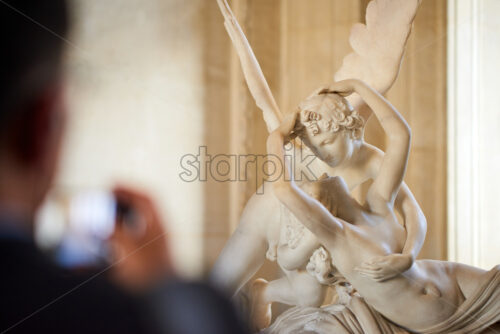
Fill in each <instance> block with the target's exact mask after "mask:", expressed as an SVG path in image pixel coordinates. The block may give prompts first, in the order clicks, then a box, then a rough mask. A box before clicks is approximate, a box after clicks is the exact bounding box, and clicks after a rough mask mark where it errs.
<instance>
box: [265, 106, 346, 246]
mask: <svg viewBox="0 0 500 334" xmlns="http://www.w3.org/2000/svg"><path fill="white" fill-rule="evenodd" d="M296 117H297V114H293V115H290V116H288V117H287V118H286V119H285V120H284V121H283V123H282V124H281V126H280V127H279V128H278V129H276V130H275V131H273V132H272V133H271V134H270V135H269V138H268V140H267V153H268V154H270V155H274V156H277V157H278V158H279V159H280V160H281V162H282V164H283V167H284V168H283V171H284V175H283V176H284V177H280V178H279V179H278V180H277V181H275V182H273V184H272V185H273V191H274V194H275V195H276V197H277V198H278V199H279V200H280V201H281V202H282V203H283V204H284V205H285V206H286V207H287V208H288V209H289V210H290V211H291V212H292V213H293V214H294V215H295V217H297V219H298V220H299V221H300V222H301V223H302V224H304V226H306V227H307V228H308V229H309V230H310V231H311V232H312V233H313V234H315V235H316V236H317V237H318V239H319V241H320V243H322V244H323V245H325V246H327V247H328V246H329V245H330V244H331V243H332V242H334V239H335V236H336V235H338V234H340V233H343V231H344V226H343V224H342V223H341V221H340V220H339V219H337V218H336V217H334V216H333V215H332V214H331V213H330V212H329V211H328V210H327V209H326V208H325V207H324V206H323V204H321V203H320V202H319V201H317V200H316V199H314V198H312V197H311V196H309V195H307V194H306V193H305V192H304V191H302V189H300V188H299V187H298V186H297V184H296V183H295V182H294V180H293V175H292V171H291V169H290V166H289V164H288V161H287V160H286V159H285V151H284V148H283V146H284V144H285V143H286V142H288V141H289V140H290V139H292V138H290V133H291V132H292V129H293V127H294V125H295V120H296ZM287 180H291V181H287Z"/></svg>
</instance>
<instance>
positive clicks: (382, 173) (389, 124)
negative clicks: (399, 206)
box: [330, 80, 411, 213]
mask: <svg viewBox="0 0 500 334" xmlns="http://www.w3.org/2000/svg"><path fill="white" fill-rule="evenodd" d="M330 89H331V90H332V91H335V92H337V93H339V94H342V95H349V94H351V93H353V92H355V93H357V94H359V95H360V96H361V98H362V99H363V100H364V101H365V102H366V104H367V105H368V106H369V107H370V108H371V109H372V110H373V113H374V114H375V116H376V117H377V118H378V120H379V121H380V124H381V125H382V127H383V129H384V131H385V133H386V134H387V137H388V142H387V149H386V152H385V154H384V158H383V159H382V163H381V165H380V168H379V171H378V173H377V175H376V176H375V178H374V182H373V184H372V185H371V187H370V189H369V190H368V194H367V197H366V201H367V203H368V205H370V208H371V210H373V211H375V212H380V213H382V212H386V211H387V209H389V210H390V209H392V207H393V205H394V200H395V198H396V195H397V194H398V192H399V188H400V187H401V184H402V182H403V178H404V175H405V172H406V166H407V164H408V155H409V152H410V141H411V131H410V127H409V126H408V124H407V123H406V121H405V120H404V119H403V117H402V116H401V115H400V114H399V112H398V111H397V110H396V109H395V108H394V107H393V106H392V105H391V104H390V103H389V101H387V100H386V99H385V98H384V97H383V96H382V95H380V94H379V93H378V92H377V91H375V90H374V89H372V88H371V87H369V86H368V85H367V84H365V83H363V82H362V81H359V80H344V81H339V82H336V83H334V84H333V85H332V86H331V87H330Z"/></svg>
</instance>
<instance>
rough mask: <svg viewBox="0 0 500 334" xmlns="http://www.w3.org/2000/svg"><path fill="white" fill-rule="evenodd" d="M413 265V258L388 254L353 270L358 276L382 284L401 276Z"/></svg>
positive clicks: (405, 255)
mask: <svg viewBox="0 0 500 334" xmlns="http://www.w3.org/2000/svg"><path fill="white" fill-rule="evenodd" d="M412 264H413V258H412V257H411V255H407V254H390V255H387V256H380V257H377V258H374V259H373V260H371V261H370V262H365V263H363V264H361V265H360V266H358V267H356V268H354V270H355V271H357V272H358V273H359V274H360V275H362V276H365V277H368V278H371V279H373V280H374V281H376V282H383V281H386V280H388V279H390V278H393V277H394V276H396V275H398V274H402V273H404V272H405V271H407V270H408V269H410V267H411V266H412Z"/></svg>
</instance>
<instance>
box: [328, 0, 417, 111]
mask: <svg viewBox="0 0 500 334" xmlns="http://www.w3.org/2000/svg"><path fill="white" fill-rule="evenodd" d="M420 2H421V0H373V1H371V2H370V3H369V4H368V7H367V8H366V24H362V23H357V24H355V25H354V26H353V27H352V30H351V35H350V37H349V43H350V44H351V47H352V49H353V52H351V53H349V54H348V55H347V56H345V57H344V60H343V63H342V66H341V67H340V69H339V70H338V71H337V73H335V75H334V80H335V81H339V80H344V79H360V80H363V81H365V82H366V83H368V84H369V85H370V86H372V87H373V88H375V89H376V90H377V91H378V92H379V93H381V94H385V93H386V92H387V91H388V90H389V89H390V88H391V87H392V85H393V84H394V81H396V78H397V76H398V73H399V69H400V66H401V61H402V59H403V54H404V51H405V47H406V42H407V40H408V37H409V36H410V32H411V27H412V23H413V19H414V18H415V15H416V13H417V9H418V7H419V5H420ZM348 100H349V102H350V103H351V104H352V106H353V107H354V108H355V109H358V110H359V111H360V114H361V115H362V116H363V117H364V118H365V119H368V117H369V116H370V114H371V111H370V110H369V109H368V108H361V107H362V105H363V101H362V100H361V98H360V97H359V96H358V95H355V94H353V95H351V96H349V97H348Z"/></svg>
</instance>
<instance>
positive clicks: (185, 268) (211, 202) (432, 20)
mask: <svg viewBox="0 0 500 334" xmlns="http://www.w3.org/2000/svg"><path fill="white" fill-rule="evenodd" d="M367 2H368V1H367V0H233V1H232V2H231V5H232V7H233V9H234V11H235V14H236V15H237V17H238V19H239V20H240V22H241V24H242V26H243V29H244V30H245V32H246V33H247V36H248V38H249V40H250V42H251V44H252V45H253V47H254V50H255V52H256V54H257V57H258V58H259V61H260V62H261V65H262V68H263V70H264V73H265V75H266V77H267V79H268V81H269V84H270V86H271V89H272V90H273V93H274V94H275V97H276V99H277V102H278V104H279V105H280V107H281V108H282V109H283V110H285V111H288V110H291V109H292V108H294V107H295V106H296V105H297V103H298V102H299V101H300V100H301V99H302V98H304V97H305V96H307V95H308V94H309V93H310V92H311V91H312V90H314V89H315V88H316V87H318V86H319V85H322V84H324V83H328V82H330V81H331V80H332V78H333V73H334V72H335V70H336V69H337V68H338V67H339V66H340V64H341V61H342V57H343V56H344V55H345V54H347V53H348V52H349V46H348V35H349V30H350V27H351V25H352V24H353V23H355V22H360V21H363V20H364V19H363V17H364V10H365V8H366V4H367ZM449 2H454V1H452V0H449ZM467 2H476V1H474V0H470V1H469V0H467ZM74 18H75V22H74V30H73V33H72V34H71V36H70V37H69V43H70V45H68V86H69V87H68V98H69V106H70V109H71V122H70V127H69V130H68V134H67V138H66V139H67V141H66V146H65V159H64V161H63V163H62V166H61V173H60V177H59V180H58V185H59V186H63V187H66V186H71V187H109V186H111V185H112V184H113V183H115V182H126V183H132V184H137V185H139V186H140V187H141V188H143V189H146V190H148V191H150V192H151V193H152V194H153V196H154V197H155V198H156V200H157V201H158V205H159V207H160V208H161V211H162V213H163V215H164V216H165V217H166V222H167V228H168V229H169V231H170V240H171V243H172V248H173V251H174V257H175V260H176V263H177V265H178V267H179V268H180V270H181V272H182V273H184V274H186V275H191V276H196V275H199V274H202V273H205V272H206V271H207V270H208V269H209V268H210V266H211V264H212V263H213V261H214V260H215V258H216V256H217V254H218V253H219V251H220V250H221V248H222V247H223V245H224V242H225V241H226V240H227V238H228V237H229V235H230V233H231V231H232V229H233V228H234V227H235V226H236V224H237V219H238V216H239V214H240V212H241V209H242V207H243V205H244V203H245V201H246V200H247V199H248V197H249V196H250V195H251V194H252V193H253V192H254V191H255V186H254V184H253V182H251V181H250V182H246V183H218V182H214V181H208V182H191V183H186V182H183V181H182V180H181V179H180V178H179V173H181V172H182V170H181V168H180V159H181V157H182V156H183V155H185V154H191V153H192V154H196V153H197V151H198V147H199V146H202V145H206V146H207V147H208V151H209V153H211V154H217V153H226V154H248V153H255V154H257V153H263V152H264V150H265V146H264V144H265V140H266V136H267V131H266V129H265V125H264V123H263V121H262V115H261V113H260V111H259V110H258V109H257V108H256V107H255V105H254V103H253V100H252V99H251V97H250V96H249V94H248V91H247V88H246V85H245V83H244V80H243V78H242V75H241V72H240V69H239V63H238V61H237V59H236V57H235V55H234V53H233V52H232V48H231V45H230V42H229V38H228V37H227V35H226V33H225V31H224V28H223V20H222V17H221V15H220V13H219V11H218V8H217V6H216V1H215V0H189V1H185V0H148V1H140V0H115V1H99V0H74ZM447 24H448V21H447V1H445V0H424V1H423V2H422V6H421V8H420V10H419V13H418V14H417V19H416V22H415V25H414V30H413V32H412V36H411V38H410V41H409V45H408V50H407V54H406V56H405V60H404V62H403V66H402V71H401V75H400V78H399V79H398V81H397V84H396V85H395V87H394V88H393V90H391V92H390V93H389V94H388V98H389V99H390V100H391V101H392V102H393V103H394V104H395V106H396V107H397V108H398V109H399V110H400V111H401V113H402V114H403V115H404V116H405V118H406V119H407V120H408V122H409V123H410V126H411V127H412V130H413V146H412V153H411V159H410V165H409V169H408V173H407V177H406V182H407V183H408V185H409V186H410V188H411V189H412V191H413V192H414V194H415V196H416V198H417V200H418V201H419V203H420V204H421V206H422V208H423V210H424V213H425V214H426V216H427V219H428V221H429V230H428V234H427V241H426V244H425V246H424V249H423V251H422V253H421V256H422V257H426V258H435V259H446V258H447V253H448V249H449V247H448V242H447V240H448V239H449V235H448V234H447V226H448V217H447V210H448V206H449V202H448V201H447V189H448V188H449V187H448V186H449V185H447V168H448V165H447V134H448V131H447V130H448V126H449V124H448V123H447V103H446V102H447V74H449V73H447V57H448V58H449V55H447V43H448V39H447V29H448V26H447ZM371 123H373V124H370V125H369V130H368V132H367V141H369V142H372V143H374V144H376V145H378V146H380V147H383V146H384V137H383V133H382V132H381V130H380V127H379V126H378V125H377V124H376V122H375V121H371ZM485 163H487V162H485ZM499 180H500V177H498V178H497V179H496V180H492V182H496V184H498V185H499V187H500V181H499ZM457 182H459V180H457ZM497 189H498V188H497ZM454 203H455V202H454ZM499 218H500V217H499ZM473 223H474V222H473V221H470V224H473ZM487 226H490V227H488V228H491V226H493V225H491V224H490V225H487ZM497 235H498V234H497ZM496 240H497V241H498V244H500V241H499V239H498V237H497V239H496ZM476 241H477V240H476ZM487 247H489V248H487V249H491V250H492V252H493V253H495V251H496V252H497V254H499V253H500V250H498V249H495V245H494V243H492V242H491V240H490V241H489V244H488V246H487ZM455 258H456V257H455ZM495 259H496V260H495ZM494 261H496V262H500V258H499V257H498V255H496V257H490V258H489V260H487V261H486V262H481V263H482V265H483V266H485V267H486V266H488V265H489V264H490V262H494ZM471 263H472V261H471ZM478 263H479V262H478Z"/></svg>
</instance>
